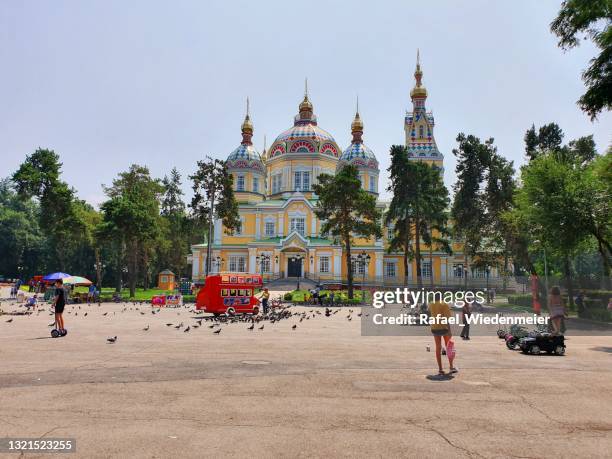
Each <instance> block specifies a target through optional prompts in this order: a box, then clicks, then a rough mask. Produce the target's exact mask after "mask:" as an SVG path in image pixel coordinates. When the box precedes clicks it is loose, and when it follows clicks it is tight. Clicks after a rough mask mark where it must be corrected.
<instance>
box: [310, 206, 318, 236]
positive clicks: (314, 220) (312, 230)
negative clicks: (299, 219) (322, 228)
mask: <svg viewBox="0 0 612 459" xmlns="http://www.w3.org/2000/svg"><path fill="white" fill-rule="evenodd" d="M310 235H311V236H312V237H316V236H317V216H316V215H315V214H314V212H313V213H312V220H311V225H310Z"/></svg>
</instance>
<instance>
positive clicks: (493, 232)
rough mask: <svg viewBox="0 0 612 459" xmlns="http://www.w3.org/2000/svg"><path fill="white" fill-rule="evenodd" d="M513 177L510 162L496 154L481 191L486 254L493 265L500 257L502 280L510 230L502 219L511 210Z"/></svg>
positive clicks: (489, 162) (510, 241)
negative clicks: (483, 204) (483, 203)
mask: <svg viewBox="0 0 612 459" xmlns="http://www.w3.org/2000/svg"><path fill="white" fill-rule="evenodd" d="M514 173H515V171H514V166H513V163H512V161H508V160H507V159H505V158H504V157H502V156H501V155H499V154H498V153H497V152H495V153H494V154H493V155H492V156H491V157H490V158H489V160H488V164H487V172H486V174H487V176H486V188H485V204H486V212H487V220H486V238H487V240H488V241H489V242H490V244H489V250H488V251H487V252H488V253H492V254H493V255H494V259H493V260H492V262H493V263H496V262H497V258H498V257H500V256H501V257H503V260H504V264H503V273H504V278H505V276H507V275H508V271H509V259H510V256H511V254H512V242H513V230H512V227H511V226H510V225H509V224H508V221H507V220H505V219H504V215H505V214H506V213H508V212H510V211H511V210H512V208H513V206H514V193H515V190H516V183H515V180H514Z"/></svg>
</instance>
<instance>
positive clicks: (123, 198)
mask: <svg viewBox="0 0 612 459" xmlns="http://www.w3.org/2000/svg"><path fill="white" fill-rule="evenodd" d="M105 192H106V194H107V196H108V197H109V199H108V200H107V201H106V202H104V203H103V204H102V206H101V210H102V213H103V220H102V223H101V225H100V227H99V234H100V235H101V236H102V237H103V238H106V239H107V240H110V241H113V242H115V244H114V247H115V248H116V250H117V251H118V253H117V257H116V259H117V261H118V263H119V265H120V266H118V271H119V272H121V270H122V268H123V262H122V255H123V251H124V249H125V255H126V256H127V264H128V280H129V286H130V296H134V293H135V290H136V281H137V277H138V272H139V268H140V266H139V265H140V263H139V262H140V260H141V257H143V258H144V259H145V260H144V261H145V262H144V263H143V265H144V268H145V269H148V257H149V255H150V251H151V249H152V247H151V242H152V241H154V240H155V239H156V238H157V237H158V236H159V231H160V216H159V199H160V196H161V194H162V192H163V187H162V185H161V184H160V183H159V180H156V179H153V178H151V176H150V174H149V169H148V168H146V167H144V166H139V165H136V164H133V165H132V166H130V169H129V170H128V171H126V172H122V173H120V174H119V176H118V178H117V179H115V180H114V181H113V185H112V186H111V187H107V188H105ZM145 274H148V273H145Z"/></svg>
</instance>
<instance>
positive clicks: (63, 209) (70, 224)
mask: <svg viewBox="0 0 612 459" xmlns="http://www.w3.org/2000/svg"><path fill="white" fill-rule="evenodd" d="M61 166H62V164H61V163H60V162H59V156H58V155H57V154H56V153H55V152H54V151H53V150H45V149H38V150H36V151H35V152H34V153H33V154H31V155H29V156H27V157H26V160H25V161H24V162H23V163H22V164H21V166H20V167H19V169H18V170H17V171H16V172H15V173H14V174H13V177H12V179H13V181H14V183H15V188H16V189H17V192H18V194H19V196H20V197H21V198H22V199H24V200H28V199H30V198H36V199H37V200H38V201H39V203H40V213H39V214H38V216H39V225H40V228H41V231H42V232H43V233H44V234H45V236H46V239H47V246H48V248H49V252H48V253H47V254H46V258H47V264H48V266H49V268H51V269H58V270H62V271H68V268H71V267H74V266H71V261H74V260H78V256H76V255H75V252H76V251H77V247H78V246H79V244H86V241H84V240H83V238H84V237H86V234H87V228H86V224H85V222H84V221H83V219H82V218H81V217H82V215H81V212H79V209H78V207H79V206H80V205H81V204H79V203H77V202H76V201H75V193H74V190H72V189H71V188H70V187H69V186H68V185H67V184H66V183H65V182H63V181H61V180H60V174H61Z"/></svg>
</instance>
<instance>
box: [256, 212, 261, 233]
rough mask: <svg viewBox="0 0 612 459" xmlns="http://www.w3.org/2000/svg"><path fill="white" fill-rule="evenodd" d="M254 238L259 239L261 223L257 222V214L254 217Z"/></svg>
mask: <svg viewBox="0 0 612 459" xmlns="http://www.w3.org/2000/svg"><path fill="white" fill-rule="evenodd" d="M255 238H256V239H260V238H261V222H260V220H259V214H256V215H255Z"/></svg>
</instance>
